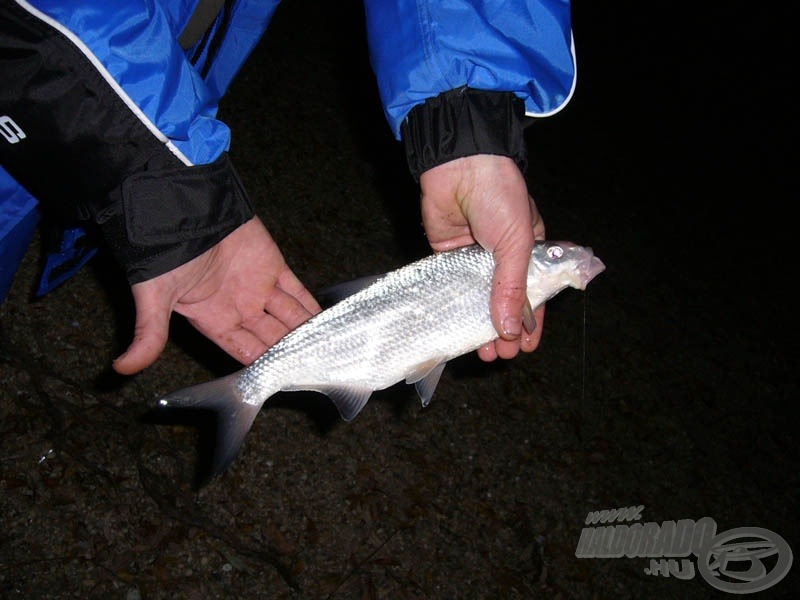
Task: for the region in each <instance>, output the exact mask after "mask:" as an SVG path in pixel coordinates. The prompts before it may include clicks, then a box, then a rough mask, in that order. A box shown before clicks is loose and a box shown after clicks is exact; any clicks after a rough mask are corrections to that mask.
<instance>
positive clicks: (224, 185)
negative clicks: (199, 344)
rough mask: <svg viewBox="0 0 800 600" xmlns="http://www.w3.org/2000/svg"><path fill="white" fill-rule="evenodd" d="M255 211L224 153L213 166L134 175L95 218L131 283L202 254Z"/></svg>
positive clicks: (113, 194)
mask: <svg viewBox="0 0 800 600" xmlns="http://www.w3.org/2000/svg"><path fill="white" fill-rule="evenodd" d="M253 214H254V213H253V207H252V204H251V203H250V199H249V198H248V197H247V193H246V192H245V190H244V186H243V185H242V183H241V181H240V179H239V176H238V175H237V173H236V171H235V169H234V168H233V164H232V163H231V162H230V159H229V157H228V154H227V153H223V154H222V155H221V156H220V158H219V159H217V161H216V162H214V163H211V164H208V165H200V166H194V167H181V168H169V169H159V170H155V171H143V172H141V173H137V174H135V175H132V176H131V177H129V178H127V179H126V180H125V181H124V182H123V183H122V185H121V186H120V187H119V188H118V189H117V190H115V192H114V193H112V204H111V205H110V206H109V207H108V208H107V209H105V210H103V211H102V212H101V213H99V214H98V215H97V217H96V220H97V223H98V224H99V225H100V227H101V229H102V231H103V235H104V237H105V238H106V241H107V242H108V244H109V245H110V246H111V248H112V250H113V251H114V254H115V256H116V258H117V260H119V262H120V263H122V265H123V266H124V267H125V269H126V271H127V273H128V279H129V281H130V282H131V283H136V282H139V281H144V280H146V279H150V278H152V277H155V276H157V275H160V274H162V273H165V272H167V271H169V270H171V269H173V268H175V267H177V266H179V265H181V264H183V263H185V262H187V261H189V260H191V259H192V258H195V257H196V256H198V255H200V254H202V253H203V252H205V251H206V250H208V249H209V248H211V247H212V246H213V245H214V244H216V243H217V242H219V241H220V240H221V239H222V238H224V237H225V236H226V235H228V234H229V233H230V232H231V231H233V230H234V229H236V228H237V227H238V226H239V225H241V224H242V223H244V222H246V221H248V220H249V219H250V218H251V217H252V216H253Z"/></svg>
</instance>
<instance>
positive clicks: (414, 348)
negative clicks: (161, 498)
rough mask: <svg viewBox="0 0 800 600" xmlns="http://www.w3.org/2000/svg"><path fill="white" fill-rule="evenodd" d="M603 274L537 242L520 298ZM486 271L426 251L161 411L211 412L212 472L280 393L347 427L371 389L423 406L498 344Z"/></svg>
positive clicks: (467, 256) (468, 254)
mask: <svg viewBox="0 0 800 600" xmlns="http://www.w3.org/2000/svg"><path fill="white" fill-rule="evenodd" d="M604 268H605V266H604V265H603V263H602V262H601V261H600V260H599V259H598V258H596V257H595V256H594V254H593V252H592V250H591V249H590V248H584V247H581V246H578V245H576V244H573V243H571V242H539V243H537V244H535V246H534V248H533V252H532V254H531V261H530V264H529V268H528V281H527V288H528V289H527V295H528V300H529V302H530V304H531V306H532V307H536V306H539V305H540V304H542V303H544V302H546V301H547V300H548V299H549V298H551V297H553V296H554V295H555V294H557V293H558V292H559V291H561V290H562V289H564V288H566V287H568V286H570V287H574V288H577V289H585V287H586V285H587V283H588V282H589V281H590V280H591V279H593V278H594V277H595V276H596V275H597V274H598V273H600V272H602V271H603V269H604ZM493 272H494V259H493V257H492V255H491V253H489V252H487V251H485V250H484V249H483V248H481V247H480V246H478V245H472V246H467V247H463V248H459V249H456V250H451V251H448V252H441V253H438V254H433V255H431V256H428V257H426V258H423V259H421V260H419V261H416V262H414V263H411V264H410V265H406V266H405V267H402V268H400V269H397V270H395V271H391V272H389V273H387V274H385V275H382V276H380V277H379V278H377V279H374V280H373V281H372V282H371V283H370V284H369V285H367V286H366V287H364V288H363V289H361V290H360V291H357V292H355V293H353V294H351V295H349V296H348V297H346V298H344V299H343V300H341V301H340V302H338V303H337V304H335V305H334V306H332V307H331V308H329V309H327V310H325V311H323V312H321V313H319V314H318V315H316V316H314V317H312V318H311V319H309V320H308V321H306V322H305V323H303V324H302V325H301V326H300V327H298V328H297V329H295V330H294V331H292V332H290V333H288V334H287V335H286V336H284V337H283V338H282V339H281V340H280V341H278V342H277V343H276V344H275V345H274V346H272V347H271V348H270V349H268V350H267V351H266V352H265V353H264V354H263V355H262V356H261V357H259V358H258V359H257V360H256V361H255V362H254V363H253V364H252V365H250V366H249V367H246V368H244V369H242V370H240V371H237V372H236V373H233V374H231V375H228V376H227V377H222V378H220V379H217V380H214V381H211V382H207V383H203V384H200V385H196V386H192V387H189V388H185V389H183V390H178V391H177V392H173V393H172V394H170V395H168V396H166V397H165V398H163V399H162V400H160V402H159V404H160V405H161V406H162V407H167V408H173V407H177V408H186V407H192V408H208V409H211V410H214V411H216V412H217V415H218V429H219V435H218V445H217V449H216V453H215V458H214V465H213V467H212V468H213V472H214V474H218V473H220V472H222V471H223V470H224V469H225V468H226V467H227V465H228V464H229V463H230V462H231V461H232V460H233V458H234V457H235V455H236V454H237V453H238V450H239V448H240V446H241V444H242V442H243V440H244V437H245V435H246V434H247V432H248V431H249V429H250V427H251V425H252V422H253V420H254V419H255V416H256V414H257V413H258V411H259V409H260V408H261V406H262V405H263V404H264V402H265V401H266V400H267V399H268V398H269V397H270V396H272V395H274V394H276V393H277V392H279V391H300V390H306V391H315V392H320V393H323V394H325V395H327V396H328V397H329V398H330V399H331V400H332V401H333V403H334V404H335V405H336V407H337V409H338V410H339V412H340V414H341V415H342V417H343V418H344V419H345V420H348V421H349V420H351V419H353V418H355V417H356V416H357V415H358V413H359V412H360V411H361V410H362V409H363V407H364V406H365V405H366V403H367V401H368V400H369V397H370V395H371V394H372V393H373V392H374V391H376V390H381V389H385V388H387V387H389V386H391V385H394V384H395V383H398V382H400V381H403V380H405V381H406V382H407V383H413V384H414V385H415V387H416V389H417V392H418V393H419V396H420V399H421V400H422V404H423V406H427V404H428V402H429V401H430V399H431V396H432V395H433V392H434V390H435V388H436V385H437V383H438V381H439V377H440V375H441V373H442V370H443V368H444V365H445V364H446V362H447V361H448V360H450V359H452V358H455V357H457V356H460V355H462V354H465V353H467V352H470V351H472V350H475V349H477V348H479V347H480V346H483V345H484V344H487V343H489V342H491V341H492V340H494V339H497V337H498V334H497V332H496V331H495V329H494V327H493V325H492V321H491V316H490V310H489V309H490V305H489V302H490V294H491V286H492V274H493Z"/></svg>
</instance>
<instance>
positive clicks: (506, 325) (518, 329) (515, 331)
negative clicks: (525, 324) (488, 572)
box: [503, 317, 522, 337]
mask: <svg viewBox="0 0 800 600" xmlns="http://www.w3.org/2000/svg"><path fill="white" fill-rule="evenodd" d="M521 333H522V323H521V322H520V320H519V319H518V318H517V317H506V318H505V320H503V334H505V335H508V336H512V337H519V334H521Z"/></svg>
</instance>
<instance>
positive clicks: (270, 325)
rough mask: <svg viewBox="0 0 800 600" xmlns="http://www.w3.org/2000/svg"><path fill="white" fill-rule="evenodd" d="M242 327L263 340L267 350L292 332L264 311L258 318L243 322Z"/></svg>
mask: <svg viewBox="0 0 800 600" xmlns="http://www.w3.org/2000/svg"><path fill="white" fill-rule="evenodd" d="M242 327H243V328H244V329H246V330H248V331H250V332H251V333H252V334H253V335H255V336H256V337H257V338H258V339H259V340H261V341H262V342H263V343H264V344H265V345H266V347H267V348H269V347H270V346H274V345H275V344H276V343H278V341H279V340H280V339H281V338H282V337H283V336H285V335H286V334H287V333H289V331H290V330H289V328H288V327H287V326H286V325H284V324H283V323H282V322H281V321H279V320H278V319H276V318H275V317H273V316H272V315H270V314H267V313H265V312H264V311H261V316H260V317H258V318H251V319H247V320H245V321H243V322H242Z"/></svg>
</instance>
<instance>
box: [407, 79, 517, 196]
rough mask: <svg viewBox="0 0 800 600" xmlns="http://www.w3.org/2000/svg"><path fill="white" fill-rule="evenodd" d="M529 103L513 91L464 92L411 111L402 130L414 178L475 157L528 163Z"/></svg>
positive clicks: (446, 95) (440, 97) (432, 100)
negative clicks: (428, 171) (466, 157)
mask: <svg viewBox="0 0 800 600" xmlns="http://www.w3.org/2000/svg"><path fill="white" fill-rule="evenodd" d="M529 122H530V120H529V119H526V117H525V102H524V101H523V100H522V99H521V98H518V97H517V96H516V95H515V94H513V93H512V92H489V91H485V90H476V89H472V88H468V87H461V88H458V89H455V90H450V91H449V92H445V93H443V94H439V95H438V96H436V97H435V98H429V99H428V100H427V101H426V102H425V103H424V104H419V105H417V106H415V107H414V108H412V109H411V112H409V113H408V116H407V117H406V118H405V120H404V121H403V124H402V125H401V133H402V137H403V142H404V143H405V147H406V158H407V159H408V167H409V169H410V170H411V174H412V175H413V176H414V179H416V180H417V181H419V176H420V175H421V174H422V173H423V172H425V171H427V170H428V169H430V168H432V167H435V166H437V165H441V164H443V163H446V162H448V161H450V160H454V159H456V158H463V157H464V156H472V155H474V154H499V155H502V156H509V157H511V158H513V159H514V161H516V163H517V165H518V166H519V168H520V170H522V171H524V170H525V167H526V164H527V150H526V148H525V139H524V136H523V132H524V129H525V126H526V125H527V124H528V123H529Z"/></svg>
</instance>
